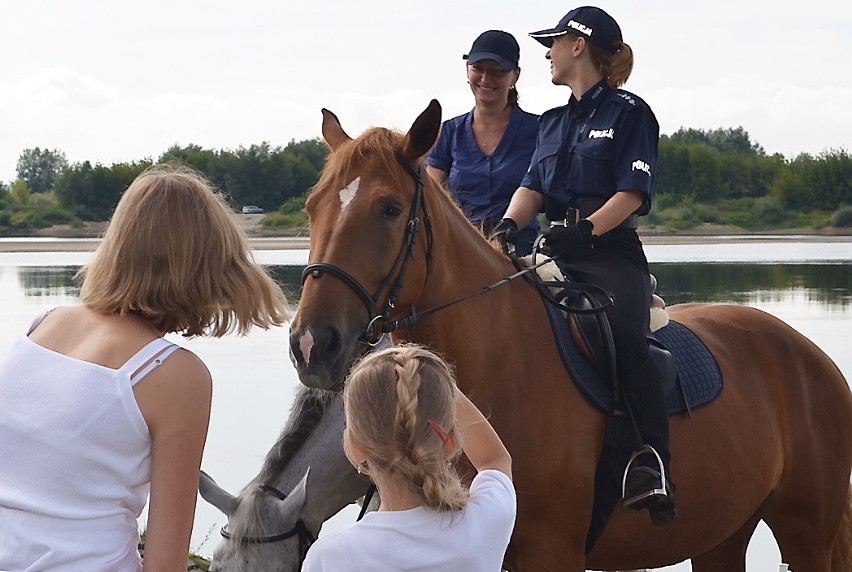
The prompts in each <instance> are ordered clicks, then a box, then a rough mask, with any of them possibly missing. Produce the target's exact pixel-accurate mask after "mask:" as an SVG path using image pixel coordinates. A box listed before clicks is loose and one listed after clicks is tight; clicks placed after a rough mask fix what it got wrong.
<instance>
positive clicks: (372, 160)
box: [314, 127, 404, 189]
mask: <svg viewBox="0 0 852 572" xmlns="http://www.w3.org/2000/svg"><path fill="white" fill-rule="evenodd" d="M403 137H404V134H403V133H401V132H399V131H395V130H392V129H386V128H384V127H371V128H370V129H368V130H366V131H364V133H362V134H361V135H359V136H358V137H357V138H355V139H352V140H350V141H346V142H344V143H342V144H341V145H340V146H339V147H338V148H337V149H335V150H334V152H333V153H329V154H328V157H327V159H326V164H325V168H324V169H323V171H322V174H321V175H320V178H319V180H318V181H317V183H316V185H314V188H317V189H322V188H326V187H327V186H328V185H332V184H334V183H335V179H336V178H337V177H338V176H339V175H340V174H341V173H352V172H353V171H355V170H356V169H357V168H363V166H364V165H368V164H369V165H371V166H372V167H373V168H374V169H376V170H379V171H382V172H385V173H396V172H397V171H398V170H399V163H397V160H396V157H395V156H394V154H393V153H388V150H389V149H391V150H394V151H397V150H400V149H402V140H403Z"/></svg>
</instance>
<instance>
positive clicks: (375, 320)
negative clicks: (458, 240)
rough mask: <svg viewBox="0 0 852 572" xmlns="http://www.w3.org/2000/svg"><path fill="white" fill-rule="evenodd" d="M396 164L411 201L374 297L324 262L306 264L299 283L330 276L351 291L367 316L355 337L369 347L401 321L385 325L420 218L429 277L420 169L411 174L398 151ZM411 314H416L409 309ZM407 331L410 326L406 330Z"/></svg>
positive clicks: (429, 242) (428, 236) (429, 241)
mask: <svg viewBox="0 0 852 572" xmlns="http://www.w3.org/2000/svg"><path fill="white" fill-rule="evenodd" d="M395 155H396V160H397V161H398V162H399V163H400V165H402V167H403V168H404V169H405V171H406V173H408V175H409V176H410V177H411V178H412V180H413V181H414V200H413V201H412V202H411V208H409V211H408V222H407V224H406V227H405V236H404V237H403V240H402V246H401V247H400V249H399V252H398V253H397V255H396V260H395V261H394V263H393V267H392V268H391V271H390V272H389V273H388V274H387V276H385V279H384V280H383V281H382V283H381V284H380V285H379V287H378V288H377V289H376V291H375V293H373V294H370V293H369V292H367V289H366V288H364V286H362V285H361V283H360V282H358V280H357V279H356V278H355V277H354V276H352V275H351V274H349V273H348V272H346V271H345V270H343V269H342V268H340V267H339V266H335V265H334V264H329V263H327V262H316V263H314V264H308V265H307V266H306V267H305V270H304V271H302V283H303V284H304V283H305V281H306V280H307V279H308V277H309V276H310V277H312V278H320V277H321V276H322V275H323V274H329V275H331V276H334V277H335V278H337V279H338V280H340V281H341V282H343V283H344V284H346V285H347V286H348V287H349V289H350V290H352V291H353V292H354V293H355V294H356V295H357V296H358V297H359V298H360V299H361V301H362V302H363V303H364V307H365V308H366V309H367V314H368V316H369V319H368V322H367V327H366V328H365V329H364V331H363V332H362V333H361V335H360V336H359V337H358V340H359V341H361V342H363V343H366V344H368V345H370V346H375V345H377V344H378V343H379V342H380V341H381V339H382V337H384V335H385V334H386V333H389V332H393V331H395V330H397V329H399V328H400V327H402V325H401V323H402V322H403V320H397V321H395V322H389V321H388V319H389V317H390V313H391V312H392V311H393V310H394V309H395V308H396V302H397V300H398V299H399V293H400V291H401V290H402V286H403V283H404V282H405V272H406V269H407V268H408V263H409V262H410V261H411V260H413V259H414V245H415V243H416V239H417V232H418V231H419V230H420V225H421V220H420V216H418V215H419V214H420V213H421V212H422V214H423V220H422V224H423V227H424V228H425V229H426V277H427V278H428V276H429V271H430V270H431V266H432V223H431V221H430V220H429V213H428V212H426V201H425V199H424V197H423V173H422V168H421V166H420V165H418V166H417V170H415V169H414V168H413V167H412V166H411V165H410V164H409V162H408V161H407V160H406V159H405V158H404V157H403V156H402V154H401V153H399V151H397V152H396V154H395ZM385 290H387V291H388V297H387V300H386V301H385V304H384V307H383V308H382V311H381V312H379V311H378V310H377V303H378V301H379V296H380V295H381V294H382V292H384V291H385ZM412 314H413V315H414V314H416V312H414V309H413V308H412ZM409 327H410V326H409Z"/></svg>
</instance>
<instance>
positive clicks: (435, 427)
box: [426, 419, 450, 445]
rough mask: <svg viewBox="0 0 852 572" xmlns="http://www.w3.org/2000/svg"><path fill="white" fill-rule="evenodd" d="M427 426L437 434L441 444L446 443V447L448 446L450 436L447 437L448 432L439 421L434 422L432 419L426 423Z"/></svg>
mask: <svg viewBox="0 0 852 572" xmlns="http://www.w3.org/2000/svg"><path fill="white" fill-rule="evenodd" d="M426 425H428V426H429V427H431V428H432V431H434V432H435V434H436V435H437V436H438V437H439V438H440V439H441V442H442V443H444V445H446V444H447V441H449V440H450V436H449V435H447V432H446V431H444V430H443V429H442V428H441V426H440V425H439V424H438V422H437V421H433V420H432V419H430V420H429V421H427V422H426Z"/></svg>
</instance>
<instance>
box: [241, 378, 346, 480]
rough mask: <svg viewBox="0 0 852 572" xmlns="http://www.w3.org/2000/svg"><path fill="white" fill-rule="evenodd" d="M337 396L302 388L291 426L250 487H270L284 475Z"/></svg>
mask: <svg viewBox="0 0 852 572" xmlns="http://www.w3.org/2000/svg"><path fill="white" fill-rule="evenodd" d="M336 396H337V394H335V393H334V392H331V391H322V390H319V389H311V388H308V387H306V386H303V385H301V384H300V385H299V389H298V390H297V392H296V398H295V400H294V402H293V406H292V408H291V409H290V417H289V419H288V422H287V425H286V426H285V427H284V429H283V430H282V431H281V434H280V435H279V436H278V441H276V442H275V445H273V446H272V449H270V450H269V453H267V454H266V459H264V461H263V467H262V468H261V470H260V473H259V474H258V475H257V477H255V478H254V480H253V481H252V482H251V483H249V485H248V487H251V486H256V485H257V484H268V483H270V482H272V480H274V479H275V478H276V477H277V476H278V475H279V474H281V471H283V470H284V468H285V467H286V466H287V463H289V462H290V460H291V459H292V458H293V455H295V454H296V452H297V451H298V450H299V449H300V448H301V447H302V445H304V444H305V441H307V439H308V436H309V435H310V434H311V433H312V432H313V430H314V429H315V428H316V426H317V425H319V422H320V420H321V419H322V418H323V416H324V415H325V412H326V410H327V408H328V405H329V404H330V403H331V402H332V401H333V400H334V398H335V397H336Z"/></svg>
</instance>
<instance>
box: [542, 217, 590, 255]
mask: <svg viewBox="0 0 852 572" xmlns="http://www.w3.org/2000/svg"><path fill="white" fill-rule="evenodd" d="M594 228H595V225H594V224H592V221H590V220H589V219H587V218H584V219H580V220H578V221H577V224H575V225H571V226H555V227H553V228H551V229H550V230H549V231H548V232H546V233H544V235H543V238H544V244H542V247H541V253H542V254H544V255H545V256H549V257H550V258H571V257H572V256H575V255H577V254H579V253H580V252H585V251H588V250H589V249H591V248H592V247H593V246H594V242H595V237H594V235H593V234H592V231H593V230H594Z"/></svg>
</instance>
